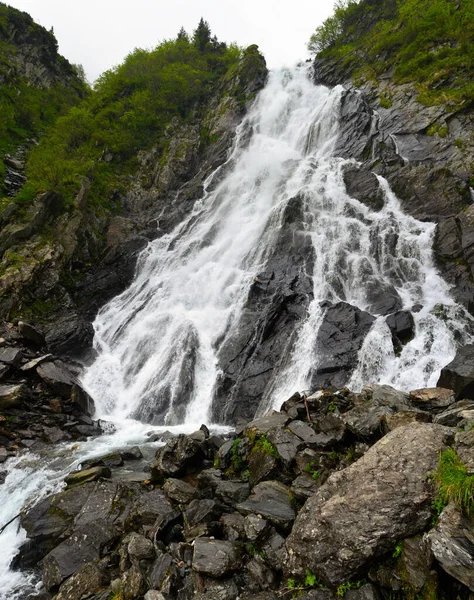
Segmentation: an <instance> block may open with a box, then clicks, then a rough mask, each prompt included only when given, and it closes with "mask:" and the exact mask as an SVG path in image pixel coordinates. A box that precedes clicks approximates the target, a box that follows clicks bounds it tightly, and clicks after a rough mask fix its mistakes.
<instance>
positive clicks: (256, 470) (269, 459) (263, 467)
mask: <svg viewBox="0 0 474 600" xmlns="http://www.w3.org/2000/svg"><path fill="white" fill-rule="evenodd" d="M278 471H279V468H278V459H277V458H276V456H274V455H273V454H269V453H267V452H264V451H263V452H262V451H260V450H259V449H258V447H257V448H255V449H254V450H253V451H252V452H251V453H250V456H249V472H250V477H249V483H250V485H251V486H255V485H257V483H259V482H260V481H263V480H264V479H271V478H273V477H276V476H277V473H278Z"/></svg>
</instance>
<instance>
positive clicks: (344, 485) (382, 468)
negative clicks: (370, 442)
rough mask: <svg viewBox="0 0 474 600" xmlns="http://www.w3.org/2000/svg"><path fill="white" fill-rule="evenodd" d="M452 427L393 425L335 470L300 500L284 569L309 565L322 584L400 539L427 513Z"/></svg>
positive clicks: (350, 574)
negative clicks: (431, 478)
mask: <svg viewBox="0 0 474 600" xmlns="http://www.w3.org/2000/svg"><path fill="white" fill-rule="evenodd" d="M448 434H450V431H449V430H446V429H445V428H444V427H440V426H438V425H424V424H423V425H421V424H413V425H408V426H406V427H401V428H398V429H395V430H394V431H392V432H390V433H389V434H387V435H386V436H385V437H384V438H383V439H382V440H381V441H379V442H378V443H377V444H375V445H374V446H372V448H370V450H368V451H367V452H366V454H365V455H364V456H363V457H362V458H360V459H359V460H358V461H357V462H355V463H353V464H352V465H350V466H349V467H347V468H346V469H344V470H343V471H338V472H335V473H333V474H332V475H331V476H330V477H329V479H328V480H327V482H326V483H325V484H324V485H323V486H321V488H320V489H319V490H318V491H317V492H316V494H314V496H312V497H311V498H310V499H309V500H307V501H306V503H305V505H304V507H303V508H302V509H301V511H300V512H299V514H298V517H297V519H296V521H295V524H294V526H293V529H292V532H291V534H290V536H289V538H288V539H287V548H288V551H289V552H290V558H289V564H288V566H287V568H286V572H287V573H297V574H300V575H304V573H305V569H307V568H308V569H310V571H312V572H313V573H316V574H317V575H318V576H319V577H321V578H322V579H323V580H324V581H325V582H326V583H327V584H328V585H330V586H337V585H339V584H341V583H344V582H346V581H349V580H350V579H352V578H354V577H357V576H358V575H359V574H360V573H361V572H362V571H363V570H364V569H366V568H367V566H368V565H369V564H370V563H371V562H372V561H374V560H375V559H376V558H377V557H378V556H382V555H383V554H384V553H386V552H388V551H389V550H390V548H392V547H393V545H394V544H395V542H396V541H397V540H399V539H402V538H405V537H408V536H411V535H414V534H416V533H418V532H420V531H422V530H423V528H424V527H426V525H427V524H428V523H429V522H430V520H431V503H432V501H433V495H434V490H433V487H432V486H431V484H430V482H429V480H428V479H427V477H426V474H427V473H429V472H432V471H434V470H435V469H436V467H437V464H438V460H439V458H438V455H439V452H441V451H442V450H443V448H444V444H445V442H446V440H447V438H448Z"/></svg>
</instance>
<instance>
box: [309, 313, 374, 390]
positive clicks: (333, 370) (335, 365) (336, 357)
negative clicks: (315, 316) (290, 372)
mask: <svg viewBox="0 0 474 600" xmlns="http://www.w3.org/2000/svg"><path fill="white" fill-rule="evenodd" d="M374 321H375V317H373V316H372V315H370V314H369V313H367V312H364V311H361V310H359V309H358V308H356V307H354V306H351V305H350V304H347V303H346V302H339V303H338V304H333V305H329V307H328V309H327V311H326V313H325V315H324V318H323V321H322V323H321V326H320V328H319V331H318V335H317V339H316V346H317V347H316V352H317V354H318V355H319V356H322V357H323V359H322V361H321V362H320V364H319V365H318V366H317V367H316V370H315V372H314V374H313V375H312V377H311V384H310V385H311V388H312V389H318V388H321V387H322V388H326V387H330V386H334V387H336V388H342V387H344V386H345V385H346V384H347V382H348V381H349V379H350V376H351V373H352V370H353V369H354V366H355V365H356V364H357V355H358V352H359V350H360V349H361V347H362V344H363V342H364V339H365V336H366V335H367V333H368V332H369V330H370V328H371V327H372V324H373V322H374Z"/></svg>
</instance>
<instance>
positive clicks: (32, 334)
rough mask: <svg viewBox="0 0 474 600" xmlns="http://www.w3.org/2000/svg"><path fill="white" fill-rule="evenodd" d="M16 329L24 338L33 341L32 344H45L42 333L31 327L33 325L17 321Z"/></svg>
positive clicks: (41, 345) (40, 345)
mask: <svg viewBox="0 0 474 600" xmlns="http://www.w3.org/2000/svg"><path fill="white" fill-rule="evenodd" d="M18 331H19V332H20V335H21V336H22V337H23V338H24V339H26V340H28V341H30V342H33V344H35V345H36V346H39V347H40V348H41V347H43V346H44V345H45V344H46V340H45V339H44V336H43V334H42V333H41V332H40V331H38V329H36V327H33V325H30V324H29V323H25V322H24V321H18Z"/></svg>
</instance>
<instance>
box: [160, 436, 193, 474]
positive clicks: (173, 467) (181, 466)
mask: <svg viewBox="0 0 474 600" xmlns="http://www.w3.org/2000/svg"><path fill="white" fill-rule="evenodd" d="M203 460H204V452H203V449H202V446H201V444H199V443H198V442H196V441H195V440H193V439H191V438H190V437H189V436H186V435H183V434H181V435H179V436H178V437H176V438H173V439H171V440H169V441H168V442H167V443H166V445H165V446H163V448H159V449H158V451H157V453H156V459H155V461H154V462H153V463H152V464H151V473H152V477H153V478H155V479H161V478H163V477H180V476H183V475H186V474H189V473H194V472H196V471H198V470H200V468H202V463H203Z"/></svg>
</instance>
